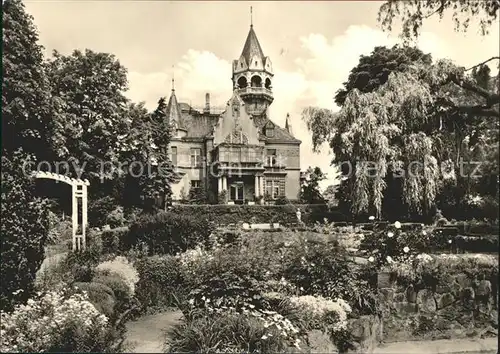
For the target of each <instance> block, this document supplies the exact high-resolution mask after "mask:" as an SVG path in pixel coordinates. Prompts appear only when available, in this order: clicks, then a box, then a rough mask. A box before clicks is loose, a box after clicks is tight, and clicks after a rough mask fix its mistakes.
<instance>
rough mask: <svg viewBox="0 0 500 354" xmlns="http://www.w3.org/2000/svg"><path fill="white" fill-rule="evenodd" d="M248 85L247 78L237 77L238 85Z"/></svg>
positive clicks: (240, 86)
mask: <svg viewBox="0 0 500 354" xmlns="http://www.w3.org/2000/svg"><path fill="white" fill-rule="evenodd" d="M247 86H248V82H247V78H246V77H244V76H242V77H240V78H239V79H238V87H239V88H245V87H247Z"/></svg>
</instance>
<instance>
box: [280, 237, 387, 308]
mask: <svg viewBox="0 0 500 354" xmlns="http://www.w3.org/2000/svg"><path fill="white" fill-rule="evenodd" d="M283 263H284V265H285V269H284V271H283V274H285V275H286V279H287V280H288V281H289V282H290V283H292V284H293V285H294V286H296V287H297V288H299V289H300V294H301V295H320V296H323V297H326V298H330V299H337V298H342V299H345V300H346V301H347V302H349V304H351V305H352V309H353V310H354V311H355V312H356V313H361V314H373V313H376V312H377V311H378V309H377V301H376V298H375V296H374V291H373V289H371V288H370V287H369V286H368V285H369V284H368V283H367V282H366V281H365V280H364V279H363V278H362V277H360V276H359V274H358V272H357V269H356V268H355V267H354V264H352V263H351V261H350V260H349V259H348V257H347V256H346V252H345V250H343V249H342V248H340V247H339V246H338V244H337V242H327V243H325V242H310V241H307V239H302V240H299V242H297V243H294V244H292V245H291V246H290V250H289V251H288V252H287V253H286V254H285V259H284V260H283ZM353 275H354V276H353Z"/></svg>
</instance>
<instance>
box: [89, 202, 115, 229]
mask: <svg viewBox="0 0 500 354" xmlns="http://www.w3.org/2000/svg"><path fill="white" fill-rule="evenodd" d="M115 208H116V201H115V199H114V198H113V197H112V196H109V195H108V196H105V197H102V198H99V199H91V200H90V201H89V204H88V221H89V224H90V225H92V226H94V227H102V226H104V225H106V222H107V221H106V219H107V217H108V215H109V214H110V213H111V212H112V211H113V210H114V209H115Z"/></svg>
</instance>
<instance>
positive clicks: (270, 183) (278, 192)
mask: <svg viewBox="0 0 500 354" xmlns="http://www.w3.org/2000/svg"><path fill="white" fill-rule="evenodd" d="M265 193H266V198H269V199H277V198H278V197H280V196H283V195H285V179H284V178H276V179H266V191H265Z"/></svg>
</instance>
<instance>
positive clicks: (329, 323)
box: [290, 295, 352, 332]
mask: <svg viewBox="0 0 500 354" xmlns="http://www.w3.org/2000/svg"><path fill="white" fill-rule="evenodd" d="M290 302H291V304H292V306H294V307H295V308H297V309H298V311H299V312H300V314H301V317H302V319H307V321H308V322H309V323H311V324H313V326H312V328H314V329H325V327H328V329H329V330H330V331H332V332H337V331H341V330H345V329H347V315H348V314H349V313H351V311H352V310H351V306H349V304H348V303H347V302H345V301H344V300H342V299H337V300H335V301H333V300H330V299H325V298H324V297H322V296H311V295H305V296H298V297H297V296H294V297H292V298H291V299H290Z"/></svg>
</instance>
